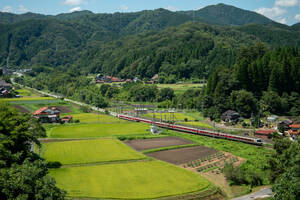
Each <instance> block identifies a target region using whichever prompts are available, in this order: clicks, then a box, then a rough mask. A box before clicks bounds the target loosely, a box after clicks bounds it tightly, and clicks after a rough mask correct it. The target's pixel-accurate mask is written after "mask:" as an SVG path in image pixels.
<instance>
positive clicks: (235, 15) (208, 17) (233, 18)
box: [182, 4, 273, 26]
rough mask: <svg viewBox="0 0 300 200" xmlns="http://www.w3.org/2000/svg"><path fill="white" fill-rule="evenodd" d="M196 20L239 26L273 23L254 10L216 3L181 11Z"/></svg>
mask: <svg viewBox="0 0 300 200" xmlns="http://www.w3.org/2000/svg"><path fill="white" fill-rule="evenodd" d="M182 13H185V14H187V15H189V16H191V17H194V18H195V19H196V20H198V21H203V22H206V23H209V24H218V25H233V26H241V25H246V24H269V23H273V21H272V20H270V19H269V18H267V17H265V16H263V15H260V14H258V13H256V12H252V11H248V10H243V9H240V8H236V7H234V6H229V5H225V4H218V5H212V6H207V7H205V8H202V9H200V10H197V11H185V12H182Z"/></svg>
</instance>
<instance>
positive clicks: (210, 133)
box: [117, 114, 263, 146]
mask: <svg viewBox="0 0 300 200" xmlns="http://www.w3.org/2000/svg"><path fill="white" fill-rule="evenodd" d="M117 117H118V118H120V119H123V120H128V121H134V122H143V123H147V124H151V125H155V126H158V127H161V128H166V129H170V130H175V131H180V132H185V133H191V134H195V135H203V136H209V137H214V138H222V139H228V140H233V141H238V142H243V143H248V144H254V145H259V146H261V145H262V144H263V142H262V140H261V139H260V138H251V137H245V136H238V135H232V134H227V133H220V132H216V131H208V130H202V129H198V128H191V127H186V126H182V125H175V124H170V123H165V122H156V121H152V120H149V119H144V118H140V117H132V116H129V115H123V114H118V115H117Z"/></svg>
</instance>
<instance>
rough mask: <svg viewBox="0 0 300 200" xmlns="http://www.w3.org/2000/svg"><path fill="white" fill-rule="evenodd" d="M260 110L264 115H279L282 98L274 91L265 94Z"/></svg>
mask: <svg viewBox="0 0 300 200" xmlns="http://www.w3.org/2000/svg"><path fill="white" fill-rule="evenodd" d="M259 103H260V109H261V111H262V113H265V114H268V113H274V114H275V113H279V112H281V98H280V96H279V95H278V94H277V93H276V92H273V91H267V92H263V96H262V98H261V100H260V102H259Z"/></svg>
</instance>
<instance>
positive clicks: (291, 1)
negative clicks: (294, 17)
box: [275, 0, 300, 7]
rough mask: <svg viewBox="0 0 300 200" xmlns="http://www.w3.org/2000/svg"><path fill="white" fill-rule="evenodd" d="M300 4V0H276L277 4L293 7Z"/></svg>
mask: <svg viewBox="0 0 300 200" xmlns="http://www.w3.org/2000/svg"><path fill="white" fill-rule="evenodd" d="M296 5H300V0H275V6H282V7H292V6H296Z"/></svg>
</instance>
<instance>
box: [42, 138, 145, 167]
mask: <svg viewBox="0 0 300 200" xmlns="http://www.w3.org/2000/svg"><path fill="white" fill-rule="evenodd" d="M42 149H43V150H42V152H43V153H42V157H44V158H45V159H46V160H48V161H58V162H60V163H61V164H63V165H68V164H87V163H97V162H107V161H120V160H137V159H143V158H145V156H144V155H142V154H140V153H138V152H136V151H134V150H133V149H131V148H129V147H128V146H127V145H125V144H124V143H122V142H120V141H119V140H117V139H101V140H79V141H68V142H50V143H44V144H43V146H42Z"/></svg>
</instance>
